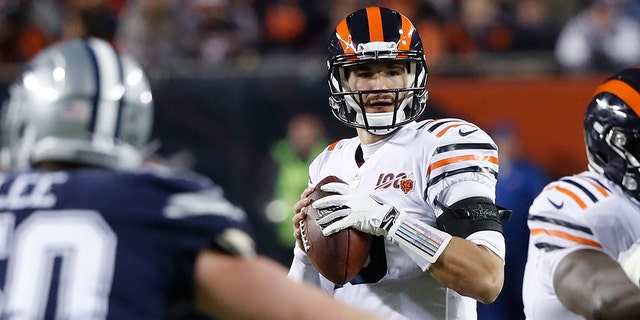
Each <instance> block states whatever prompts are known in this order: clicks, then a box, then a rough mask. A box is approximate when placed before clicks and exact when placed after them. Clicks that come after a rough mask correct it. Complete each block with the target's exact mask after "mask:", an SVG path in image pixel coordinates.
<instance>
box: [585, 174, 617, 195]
mask: <svg viewBox="0 0 640 320" xmlns="http://www.w3.org/2000/svg"><path fill="white" fill-rule="evenodd" d="M584 178H585V179H589V180H590V181H591V182H593V183H595V184H597V185H599V186H600V187H602V188H603V189H605V190H607V191H608V192H611V190H610V189H609V188H608V187H607V186H605V185H604V184H602V183H601V182H600V181H598V180H597V179H594V178H592V177H584Z"/></svg>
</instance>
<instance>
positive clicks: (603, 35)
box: [555, 0, 640, 71]
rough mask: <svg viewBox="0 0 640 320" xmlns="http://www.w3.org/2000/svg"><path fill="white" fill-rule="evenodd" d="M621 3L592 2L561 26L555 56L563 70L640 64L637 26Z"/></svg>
mask: <svg viewBox="0 0 640 320" xmlns="http://www.w3.org/2000/svg"><path fill="white" fill-rule="evenodd" d="M621 5H622V1H621V0H592V2H591V3H590V5H589V6H587V7H586V8H585V9H583V10H582V11H581V12H579V13H578V15H577V16H575V17H573V18H571V19H570V20H569V21H568V22H567V23H566V25H564V27H563V29H562V31H561V33H560V36H559V38H558V42H557V43H556V48H555V53H556V57H557V59H558V62H559V63H560V65H561V67H563V68H564V69H565V70H567V71H590V70H612V69H614V70H615V69H621V68H623V67H625V66H629V65H636V64H638V63H640V24H639V22H638V21H637V20H635V19H633V18H631V17H629V16H628V15H626V14H625V13H624V12H623V11H622V10H621V9H622V7H621Z"/></svg>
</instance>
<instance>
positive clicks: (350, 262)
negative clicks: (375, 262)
mask: <svg viewBox="0 0 640 320" xmlns="http://www.w3.org/2000/svg"><path fill="white" fill-rule="evenodd" d="M329 182H341V183H345V182H344V181H342V180H341V179H340V178H338V177H335V176H328V177H326V178H324V179H322V180H321V181H320V182H318V184H317V185H316V186H315V190H314V191H313V193H311V195H309V199H311V203H313V201H315V200H317V199H320V198H323V197H326V196H328V195H331V194H333V193H328V192H324V191H322V190H320V187H321V186H323V185H324V184H327V183H329ZM306 210H307V216H306V218H305V219H304V220H303V223H302V224H301V225H300V231H301V234H302V240H303V243H304V247H305V251H306V252H307V256H309V259H310V260H311V262H312V263H313V265H314V266H315V267H316V269H317V270H318V271H319V272H320V273H321V274H322V275H323V276H324V277H325V278H327V279H329V280H330V281H331V282H333V283H335V284H339V285H342V284H345V283H347V282H349V281H351V279H353V278H354V277H355V276H356V275H357V274H358V273H359V272H360V270H361V269H362V267H363V266H364V264H365V262H366V261H367V258H368V257H369V249H370V248H371V241H372V235H370V234H368V233H364V232H361V231H360V230H356V229H352V228H348V229H344V230H342V231H339V232H337V233H335V234H332V235H330V236H328V237H325V236H324V235H323V234H322V230H321V229H320V227H319V226H318V224H317V223H316V219H318V217H319V214H318V210H316V209H314V208H313V207H312V206H311V205H309V206H308V207H307V209H306Z"/></svg>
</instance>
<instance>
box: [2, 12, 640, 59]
mask: <svg viewBox="0 0 640 320" xmlns="http://www.w3.org/2000/svg"><path fill="white" fill-rule="evenodd" d="M372 4H376V5H381V6H387V7H390V8H393V9H396V10H398V11H399V12H402V13H403V14H405V15H406V16H408V17H409V18H410V19H411V20H412V21H413V22H414V23H415V25H416V27H417V28H418V29H419V32H420V34H421V35H422V37H423V42H424V44H425V51H426V52H427V56H428V59H429V60H430V62H429V65H430V67H434V68H436V69H437V67H438V65H439V64H440V63H442V61H443V60H445V59H456V60H457V61H459V62H460V63H462V64H463V65H464V64H465V63H468V64H473V63H476V62H475V60H474V57H475V56H477V55H479V54H484V53H521V52H523V51H527V52H538V51H544V52H553V53H554V56H555V58H556V60H557V62H558V63H559V65H560V66H561V67H563V68H565V69H566V70H574V71H575V70H585V69H590V70H592V69H599V68H607V69H610V68H611V67H614V68H617V67H618V66H626V65H629V64H635V63H638V62H640V27H639V26H638V21H640V0H565V1H554V0H378V1H374V0H332V1H327V0H314V1H309V0H306V1H305V0H3V1H0V19H1V21H0V23H1V26H0V63H16V62H17V63H19V62H23V61H26V60H28V59H29V58H31V57H33V55H34V54H35V53H36V52H38V51H39V50H40V49H42V48H43V47H45V46H47V45H48V44H50V43H53V42H57V41H60V40H64V39H67V38H72V37H77V36H83V35H92V36H98V37H101V38H104V39H107V40H109V41H111V42H112V43H113V44H115V45H116V46H118V47H119V48H121V49H122V50H125V51H128V52H129V53H131V54H133V55H134V56H135V57H136V58H137V59H138V60H139V61H141V63H142V64H143V65H144V66H145V67H153V66H157V65H161V64H166V63H169V62H174V61H178V62H179V61H196V62H204V63H219V62H225V63H226V62H234V63H247V61H255V59H253V60H252V59H250V58H255V57H261V56H264V55H270V54H278V53H286V54H311V55H324V52H325V49H326V42H327V38H328V35H329V33H330V29H331V27H333V26H335V24H336V23H337V21H338V19H341V18H342V17H343V16H344V15H345V13H348V12H351V11H354V10H355V9H357V8H360V7H364V6H367V5H372ZM243 58H244V59H243ZM246 58H249V59H246Z"/></svg>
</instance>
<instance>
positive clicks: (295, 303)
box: [196, 252, 380, 320]
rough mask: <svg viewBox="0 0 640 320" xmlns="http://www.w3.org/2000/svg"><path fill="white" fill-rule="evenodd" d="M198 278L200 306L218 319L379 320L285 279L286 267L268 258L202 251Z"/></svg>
mask: <svg viewBox="0 0 640 320" xmlns="http://www.w3.org/2000/svg"><path fill="white" fill-rule="evenodd" d="M196 277H197V279H198V285H197V290H196V297H197V299H196V300H197V302H198V306H199V307H200V308H201V310H203V311H204V312H206V313H207V314H210V315H212V316H214V317H220V318H222V319H274V320H275V319H277V320H281V319H292V320H293V319H295V320H297V319H345V320H350V319H363V320H365V319H366V320H369V319H380V318H377V317H376V316H375V315H374V314H371V313H368V312H365V311H361V310H358V309H356V308H352V307H349V306H347V305H345V304H343V303H340V302H338V301H336V300H335V299H333V298H332V297H331V296H329V295H327V294H325V293H323V292H321V291H320V290H318V289H316V288H314V287H312V286H311V285H309V284H306V283H300V282H295V281H292V280H290V279H288V278H287V276H286V270H285V269H284V268H282V267H281V266H280V265H278V264H277V263H275V262H273V261H271V260H268V259H266V258H252V259H241V258H235V257H230V256H226V255H222V254H217V253H213V252H206V253H202V254H201V255H200V257H199V258H198V262H197V270H196Z"/></svg>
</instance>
